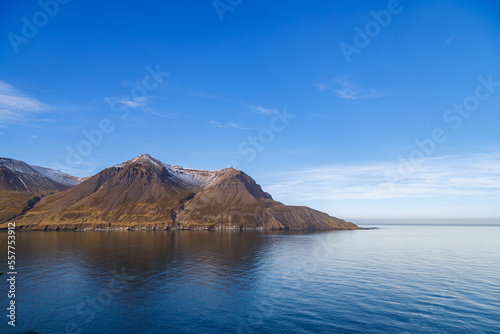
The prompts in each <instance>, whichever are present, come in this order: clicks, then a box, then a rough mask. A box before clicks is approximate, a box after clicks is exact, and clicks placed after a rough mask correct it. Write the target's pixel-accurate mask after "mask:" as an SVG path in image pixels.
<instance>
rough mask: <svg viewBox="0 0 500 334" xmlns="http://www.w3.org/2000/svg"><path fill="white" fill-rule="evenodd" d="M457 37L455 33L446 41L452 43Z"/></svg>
mask: <svg viewBox="0 0 500 334" xmlns="http://www.w3.org/2000/svg"><path fill="white" fill-rule="evenodd" d="M455 37H457V36H455V35H451V36H450V37H448V39H447V40H446V43H450V42H451V41H452V40H453V39H454V38H455Z"/></svg>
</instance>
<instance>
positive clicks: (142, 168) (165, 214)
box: [0, 155, 357, 229]
mask: <svg viewBox="0 0 500 334" xmlns="http://www.w3.org/2000/svg"><path fill="white" fill-rule="evenodd" d="M16 223H17V226H20V227H21V228H23V229H76V228H78V229H81V228H147V229H152V228H157V229H256V228H262V229H356V228H357V226H356V225H354V224H352V223H347V222H345V221H343V220H340V219H337V218H333V217H330V216H328V215H327V214H325V213H322V212H319V211H316V210H312V209H309V208H307V207H291V206H286V205H283V204H281V203H279V202H276V201H274V200H273V199H272V197H271V195H269V194H268V193H266V192H264V191H263V190H262V189H261V187H260V186H259V185H258V184H257V183H255V181H254V180H253V179H252V178H251V177H249V176H248V175H246V174H245V173H243V172H241V171H237V170H234V169H232V168H229V169H223V170H220V171H214V172H209V171H199V170H192V169H184V168H181V167H178V166H170V165H167V164H164V163H162V162H161V161H158V160H156V159H153V158H151V157H150V156H148V155H142V156H139V157H136V158H134V159H132V160H129V161H127V162H125V163H123V164H120V165H117V166H114V167H111V168H107V169H105V170H103V171H101V172H100V173H98V174H96V175H94V176H92V177H90V178H87V179H86V180H84V181H83V182H81V183H80V184H79V185H77V186H75V187H72V188H70V189H68V190H66V191H63V192H60V193H56V194H53V195H50V196H47V197H45V198H43V199H42V200H41V201H40V202H39V203H37V204H36V205H35V207H34V208H33V209H31V210H29V211H27V212H26V213H25V214H24V215H23V216H21V217H19V218H17V219H16ZM0 227H5V226H2V225H0Z"/></svg>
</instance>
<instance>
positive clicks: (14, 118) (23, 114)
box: [0, 80, 50, 123]
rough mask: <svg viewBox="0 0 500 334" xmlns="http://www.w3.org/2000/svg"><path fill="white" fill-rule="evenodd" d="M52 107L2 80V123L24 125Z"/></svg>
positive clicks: (0, 117)
mask: <svg viewBox="0 0 500 334" xmlns="http://www.w3.org/2000/svg"><path fill="white" fill-rule="evenodd" d="M49 110H50V107H49V106H48V105H47V104H45V103H43V102H41V101H39V100H38V99H36V98H34V97H31V96H29V95H28V94H26V93H24V92H21V91H20V90H18V89H16V88H14V87H13V86H12V85H10V84H8V83H6V82H5V81H1V80H0V122H3V123H24V122H26V121H28V120H29V119H31V118H33V117H34V116H35V115H36V114H39V113H42V112H47V111H49Z"/></svg>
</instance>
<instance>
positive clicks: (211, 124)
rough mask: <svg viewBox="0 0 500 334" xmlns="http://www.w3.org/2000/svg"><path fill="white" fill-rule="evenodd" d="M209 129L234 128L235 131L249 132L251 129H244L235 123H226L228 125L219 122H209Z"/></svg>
mask: <svg viewBox="0 0 500 334" xmlns="http://www.w3.org/2000/svg"><path fill="white" fill-rule="evenodd" d="M208 124H209V127H214V128H225V129H227V128H233V129H240V130H249V128H245V127H242V126H240V125H238V124H236V123H234V122H231V121H229V122H226V123H221V122H217V121H210V122H208Z"/></svg>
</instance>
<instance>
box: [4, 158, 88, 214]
mask: <svg viewBox="0 0 500 334" xmlns="http://www.w3.org/2000/svg"><path fill="white" fill-rule="evenodd" d="M78 183H80V180H79V179H78V178H76V177H74V176H71V175H68V174H66V173H63V172H60V171H58V170H54V169H50V168H45V167H39V166H32V165H28V164H27V163H25V162H23V161H19V160H14V159H7V158H0V222H1V221H4V220H8V219H10V218H15V217H17V216H19V215H21V214H23V213H24V212H26V211H28V210H29V209H31V208H32V207H33V206H34V205H35V204H36V203H37V202H38V201H39V200H40V199H41V198H42V197H43V196H45V195H47V194H50V193H53V192H57V191H61V190H66V189H69V188H71V187H73V186H75V185H77V184H78Z"/></svg>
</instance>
